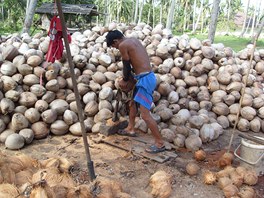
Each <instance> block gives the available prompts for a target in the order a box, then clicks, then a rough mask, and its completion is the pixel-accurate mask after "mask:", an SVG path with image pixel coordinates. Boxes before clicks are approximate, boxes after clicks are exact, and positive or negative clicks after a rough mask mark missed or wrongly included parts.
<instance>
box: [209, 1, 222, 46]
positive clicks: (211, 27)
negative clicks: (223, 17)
mask: <svg viewBox="0 0 264 198" xmlns="http://www.w3.org/2000/svg"><path fill="white" fill-rule="evenodd" d="M219 4H220V0H214V2H213V8H212V14H211V21H210V25H209V32H208V39H209V40H210V41H211V43H213V42H214V37H215V31H216V26H217V18H218V12H219Z"/></svg>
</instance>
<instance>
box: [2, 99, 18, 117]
mask: <svg viewBox="0 0 264 198" xmlns="http://www.w3.org/2000/svg"><path fill="white" fill-rule="evenodd" d="M14 109H15V104H14V102H13V101H12V100H10V99H8V98H3V99H2V100H1V101H0V110H1V112H2V114H4V115H5V114H8V113H11V112H13V111H14Z"/></svg>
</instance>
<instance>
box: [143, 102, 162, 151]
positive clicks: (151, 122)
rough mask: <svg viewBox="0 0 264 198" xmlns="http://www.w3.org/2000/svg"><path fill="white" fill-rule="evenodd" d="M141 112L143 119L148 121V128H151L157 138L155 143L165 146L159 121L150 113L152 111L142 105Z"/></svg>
mask: <svg viewBox="0 0 264 198" xmlns="http://www.w3.org/2000/svg"><path fill="white" fill-rule="evenodd" d="M140 113H141V117H142V119H143V120H144V121H145V122H146V124H147V126H148V128H149V129H150V130H151V133H152V135H153V137H154V139H155V145H156V146H157V147H158V148H161V147H163V146H164V141H163V140H162V137H161V135H160V132H159V128H158V125H157V122H156V121H155V120H154V119H153V117H152V116H151V115H150V111H149V110H148V109H147V108H146V107H144V106H142V105H140Z"/></svg>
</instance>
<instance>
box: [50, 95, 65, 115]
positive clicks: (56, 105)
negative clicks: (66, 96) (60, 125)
mask: <svg viewBox="0 0 264 198" xmlns="http://www.w3.org/2000/svg"><path fill="white" fill-rule="evenodd" d="M49 106H50V108H51V109H53V110H55V111H56V112H57V115H62V114H63V113H64V112H65V111H66V110H67V109H68V108H69V104H68V103H67V102H66V101H65V100H62V99H56V100H54V101H52V102H51V103H50V104H49Z"/></svg>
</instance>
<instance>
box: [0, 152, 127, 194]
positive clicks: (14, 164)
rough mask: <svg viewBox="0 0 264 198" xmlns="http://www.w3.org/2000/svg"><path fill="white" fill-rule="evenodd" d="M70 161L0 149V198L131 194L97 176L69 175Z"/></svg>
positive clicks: (119, 185)
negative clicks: (85, 179) (10, 153)
mask: <svg viewBox="0 0 264 198" xmlns="http://www.w3.org/2000/svg"><path fill="white" fill-rule="evenodd" d="M74 166H75V163H74V162H71V161H69V160H68V159H66V158H63V157H55V158H48V159H45V160H36V159H34V158H31V157H29V156H27V155H25V154H19V155H14V156H7V155H5V154H3V153H1V152H0V197H3V198H14V197H17V198H26V197H30V198H74V197H80V198H93V197H98V198H104V197H109V198H114V197H123V198H131V196H130V195H129V194H127V193H125V192H123V189H122V186H121V184H120V183H119V182H117V181H114V180H111V179H108V178H104V177H100V176H98V177H97V178H96V179H95V180H94V181H92V182H90V183H89V184H80V183H77V182H76V181H75V180H74V178H73V177H72V175H71V170H72V169H73V167H74Z"/></svg>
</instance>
